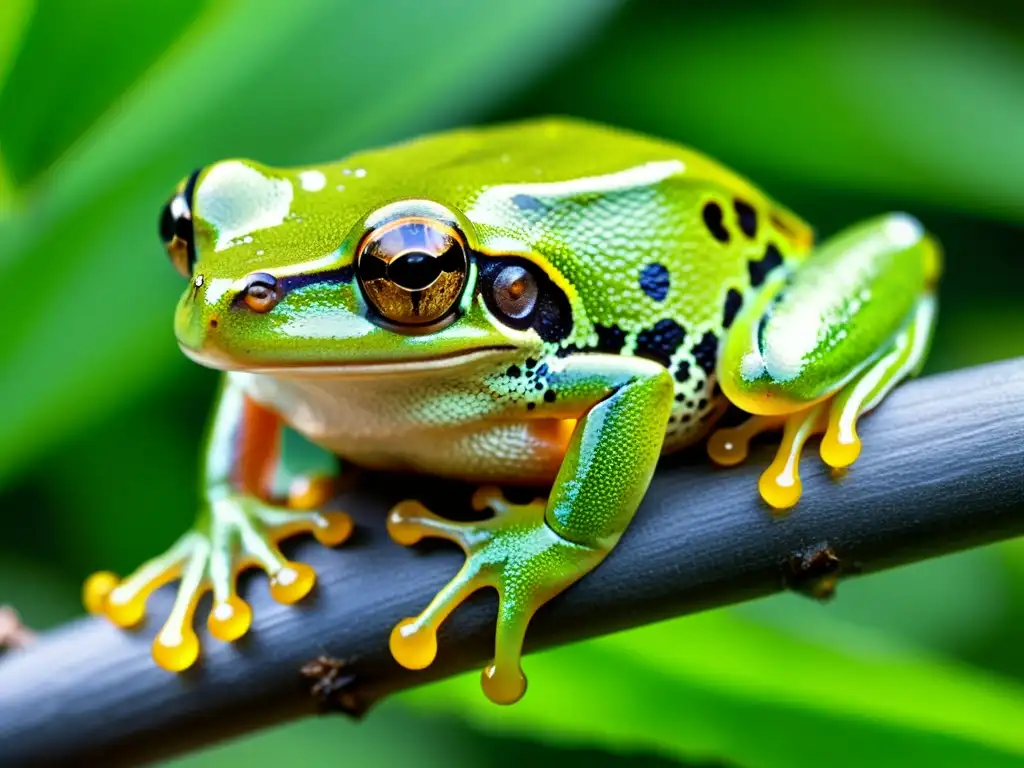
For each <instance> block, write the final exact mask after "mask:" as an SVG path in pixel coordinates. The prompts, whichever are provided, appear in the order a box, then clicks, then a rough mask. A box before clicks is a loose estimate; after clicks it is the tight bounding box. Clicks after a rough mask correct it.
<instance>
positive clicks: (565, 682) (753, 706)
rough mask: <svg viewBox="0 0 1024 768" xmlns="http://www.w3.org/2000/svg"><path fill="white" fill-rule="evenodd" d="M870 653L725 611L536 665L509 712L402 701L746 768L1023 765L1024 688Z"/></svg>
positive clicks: (446, 695) (491, 724)
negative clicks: (824, 642) (525, 690)
mask: <svg viewBox="0 0 1024 768" xmlns="http://www.w3.org/2000/svg"><path fill="white" fill-rule="evenodd" d="M851 631H856V630H853V629H851ZM864 647H865V648H870V649H871V650H864V651H861V652H855V651H853V650H851V648H850V647H849V646H848V647H844V648H832V647H829V646H826V645H822V644H817V643H814V642H810V641H807V640H803V639H799V638H796V637H793V636H792V635H790V634H787V633H784V632H781V631H779V630H776V629H771V628H767V627H763V626H760V625H758V624H757V623H755V622H752V621H749V620H745V619H743V618H741V617H739V616H736V615H733V614H730V613H729V612H727V611H717V612H712V613H705V614H700V615H697V616H692V617H689V618H686V619H683V620H675V621H671V622H665V623H662V624H657V625H654V626H649V627H645V628H643V629H639V630H633V631H631V632H623V633H619V634H616V635H611V636H608V637H604V638H601V639H599V640H594V641H590V642H588V643H584V644H580V645H575V646H572V647H566V648H560V649H556V650H553V651H548V652H545V653H543V654H540V655H536V656H533V657H530V658H529V659H527V661H526V665H525V667H526V671H527V674H528V675H529V676H530V678H531V680H530V687H531V688H530V691H529V693H528V694H527V696H526V698H525V699H523V701H521V702H520V703H519V704H517V705H516V706H514V707H510V708H507V709H504V708H498V707H493V706H488V705H487V702H486V700H485V699H484V698H483V695H482V694H481V692H480V689H479V676H478V675H468V676H464V677H460V678H457V679H455V680H449V681H446V682H443V683H439V684H436V685H431V686H427V687H425V688H422V689H418V690H414V691H412V692H409V693H406V694H403V699H404V700H405V701H407V702H410V703H417V704H419V705H421V706H424V707H428V708H429V709H430V710H431V711H434V712H439V711H445V710H448V711H453V712H457V713H459V714H461V715H462V716H463V717H465V718H466V719H467V720H469V721H470V722H474V723H477V724H479V725H480V726H482V727H487V728H490V729H493V730H500V731H513V732H521V733H530V734H533V735H534V736H536V737H538V738H542V739H546V740H550V741H553V742H566V741H568V742H586V743H594V744H597V745H601V746H604V747H605V748H608V749H613V750H614V749H626V748H632V749H635V748H637V747H639V746H643V747H645V748H647V749H651V750H656V751H658V752H661V753H663V754H667V755H672V756H676V757H679V758H683V759H691V760H692V759H723V760H726V761H730V762H734V763H735V764H737V765H741V766H744V768H799V767H800V766H810V767H814V768H817V766H820V765H822V764H823V763H825V764H828V765H829V766H831V767H832V768H845V767H846V766H849V768H862V767H863V766H866V765H872V766H886V765H892V766H905V765H927V766H930V768H937V767H940V766H956V767H957V768H960V767H961V766H964V765H970V766H972V767H973V766H1019V765H1020V764H1021V760H1022V758H1024V730H1021V728H1020V723H1021V718H1022V717H1024V689H1022V688H1020V687H1018V686H1015V685H1012V684H1010V683H1008V682H1005V681H1000V680H999V679H997V678H993V677H989V676H984V675H981V674H978V673H975V672H970V671H968V670H967V669H966V668H961V667H957V666H954V665H951V664H949V663H946V662H942V661H940V660H936V659H929V658H926V657H922V656H920V655H914V656H910V655H905V654H897V653H893V652H886V651H885V650H883V649H882V646H881V644H878V643H865V644H864Z"/></svg>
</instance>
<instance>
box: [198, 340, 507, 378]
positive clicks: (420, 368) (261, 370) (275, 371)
mask: <svg viewBox="0 0 1024 768" xmlns="http://www.w3.org/2000/svg"><path fill="white" fill-rule="evenodd" d="M179 346H181V351H182V352H184V353H185V355H186V356H187V357H189V358H191V359H192V360H193V361H194V362H197V363H199V364H200V365H202V366H205V367H207V368H216V369H217V370H221V371H239V372H242V373H258V374H270V375H274V376H286V377H296V378H299V377H307V376H313V377H316V376H324V377H337V378H340V377H346V378H348V377H359V376H366V377H374V376H402V375H405V376H409V375H417V374H422V373H428V372H431V371H444V370H448V369H451V368H456V367H461V366H465V365H470V364H472V363H476V362H483V361H486V360H488V359H490V358H493V357H498V356H499V355H501V354H505V353H508V352H512V351H514V350H515V349H516V347H514V346H511V345H502V346H493V347H479V348H477V349H473V350H470V351H468V352H453V353H452V354H449V355H438V356H437V357H426V358H421V359H416V358H413V359H409V360H402V361H398V362H394V361H383V360H382V361H378V362H357V363H294V364H290V365H289V364H284V365H259V364H254V365H246V364H245V363H239V362H237V361H235V360H231V359H229V358H227V357H226V356H221V355H218V354H216V353H212V354H211V353H209V352H205V353H204V352H200V351H198V350H195V349H189V348H188V347H186V346H183V345H179Z"/></svg>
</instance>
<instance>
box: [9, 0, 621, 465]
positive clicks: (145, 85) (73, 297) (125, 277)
mask: <svg viewBox="0 0 1024 768" xmlns="http://www.w3.org/2000/svg"><path fill="white" fill-rule="evenodd" d="M611 7H612V3H611V2H610V0H566V1H565V2H561V3H557V4H551V3H548V2H547V1H546V0H522V1H521V2H518V3H511V4H510V3H502V4H498V5H491V4H485V3H478V2H475V0H445V2H440V3H430V4H425V3H424V4H421V3H414V4H409V3H406V2H399V1H398V0H379V2H375V3H372V4H362V3H360V4H358V5H356V4H353V3H342V2H337V3H327V2H315V1H314V0H293V2H289V3H273V4H269V3H268V4H262V5H260V12H259V13H253V12H252V8H253V6H252V5H251V4H249V3H244V2H240V1H236V2H225V3H220V4H217V5H216V6H210V7H209V8H208V9H206V10H205V11H204V12H203V13H202V15H201V16H200V17H199V19H198V20H197V21H196V22H195V23H194V24H193V25H192V27H191V28H190V30H189V32H188V34H187V36H186V37H185V38H183V39H181V40H179V41H177V42H176V43H175V44H174V45H172V46H171V47H170V48H169V49H168V50H167V52H166V53H165V54H164V55H163V56H162V57H161V58H160V59H159V61H157V62H156V63H155V64H154V65H153V66H152V67H150V68H149V69H148V70H147V73H146V77H145V79H144V80H143V81H141V82H138V83H136V84H135V86H134V87H133V88H131V89H130V90H129V91H128V92H127V93H126V94H125V95H124V96H123V98H121V99H120V100H119V101H118V103H117V108H116V109H115V110H109V111H108V112H107V113H106V114H104V116H103V117H102V118H101V119H99V120H98V121H95V122H94V123H93V126H92V129H91V131H90V132H89V134H88V135H86V136H83V137H82V138H81V139H80V140H79V141H78V142H77V143H75V144H74V146H73V147H72V149H71V150H70V151H68V152H66V153H64V154H63V155H62V156H61V158H60V160H59V161H58V162H57V163H56V164H55V165H53V166H51V167H50V169H49V170H48V171H47V172H46V173H45V174H44V175H43V176H41V177H39V178H38V179H37V181H36V183H35V185H34V187H33V206H32V208H31V209H30V210H27V211H25V213H24V215H23V216H19V217H16V219H15V220H14V221H13V222H11V224H10V226H8V227H5V228H4V230H0V235H3V237H4V238H5V240H7V241H8V242H9V243H11V246H10V247H5V248H4V249H3V251H0V259H2V260H4V261H6V268H3V265H2V264H0V272H2V275H3V279H4V280H5V282H7V284H9V285H19V286H20V288H19V291H17V292H16V293H15V294H13V295H12V296H11V302H9V303H8V306H7V312H6V314H5V318H6V319H5V344H4V345H3V350H2V351H0V368H2V369H3V370H4V371H5V376H4V377H3V379H2V380H0V400H2V401H3V402H6V403H16V404H18V406H17V408H15V409H11V410H9V411H8V412H7V414H6V415H5V419H6V423H5V425H4V429H3V430H2V432H0V482H2V480H3V477H4V476H9V475H10V474H11V473H12V472H14V471H15V469H16V467H18V466H23V465H24V464H25V462H26V461H28V460H29V459H30V458H31V457H32V456H34V455H37V453H38V452H39V451H40V450H41V449H42V448H43V447H44V446H46V445H48V444H51V443H52V442H53V440H54V439H56V438H57V436H58V435H61V434H63V433H67V432H70V431H72V430H74V429H76V428H80V427H81V426H82V425H83V424H86V423H88V422H89V421H91V420H93V419H95V418H96V417H97V416H98V414H100V413H101V412H103V411H104V410H107V409H109V408H110V407H112V406H113V404H115V403H117V402H120V401H122V400H123V398H125V397H128V396H132V395H134V394H135V393H137V392H138V391H139V390H140V389H141V388H142V387H144V386H146V385H147V384H150V383H153V382H156V381H158V380H160V379H162V378H165V377H168V376H171V375H173V374H174V371H175V367H176V366H180V365H183V364H184V363H183V362H182V361H181V360H180V356H179V354H178V353H177V350H176V349H175V344H174V340H173V338H172V334H171V316H172V310H173V307H174V302H175V294H176V293H177V292H178V291H179V290H180V284H179V283H178V281H177V280H175V279H174V277H173V273H172V271H171V270H170V268H169V267H168V266H167V264H166V263H165V261H166V260H165V258H164V257H163V256H162V254H161V253H160V248H159V245H158V244H157V242H156V236H155V234H154V233H155V228H156V224H155V221H156V215H157V212H158V211H159V206H160V205H161V203H162V201H163V199H164V197H165V196H166V194H167V193H168V191H169V190H170V189H171V188H172V186H173V184H174V183H175V182H176V181H177V179H178V178H179V177H181V176H183V175H184V174H186V173H188V171H190V170H191V169H192V168H194V167H196V166H198V165H202V164H204V163H208V162H210V161H212V160H214V159H217V158H218V157H222V156H238V155H248V156H255V157H259V158H261V159H262V160H263V161H265V162H268V163H273V164H285V163H294V162H298V161H304V162H314V161H319V160H323V159H325V158H329V157H332V156H337V155H341V154H343V153H345V152H347V151H350V150H352V149H354V148H356V147H359V146H362V145H367V144H378V143H380V142H383V141H385V140H390V139H394V138H397V137H399V136H403V135H408V134H411V133H416V132H419V131H422V130H424V129H427V128H432V127H439V126H442V125H449V124H452V123H457V122H464V121H465V120H466V119H467V118H470V117H471V116H473V115H475V114H479V113H480V111H481V110H482V109H484V108H485V107H486V106H487V105H488V104H489V103H491V102H493V100H494V99H496V98H498V97H499V96H500V95H502V94H503V93H505V92H507V91H508V90H509V89H511V88H513V87H514V86H515V85H516V84H518V83H521V82H522V81H523V80H524V79H526V78H527V77H529V76H530V75H531V74H532V73H533V72H535V71H537V69H538V68H539V67H541V66H542V65H543V64H545V63H546V62H549V61H550V60H551V59H552V58H553V57H554V56H555V55H556V54H559V53H561V52H563V51H564V50H566V49H567V47H568V46H569V45H570V44H571V43H572V42H573V41H574V40H576V39H578V38H579V37H580V36H581V35H582V34H583V33H584V32H586V31H587V30H588V29H590V28H592V27H593V26H594V25H596V24H597V23H598V22H599V21H601V20H602V19H603V18H604V17H605V16H606V15H607V12H608V11H609V10H610V8H611ZM94 12H95V11H94ZM108 21H110V22H111V25H110V27H109V29H108V33H109V35H110V39H111V40H113V39H116V38H117V36H118V35H119V34H120V29H119V28H118V27H117V26H116V22H117V19H116V18H108ZM66 33H67V34H69V35H74V34H75V30H74V29H68V30H66ZM424 46H427V47H429V48H431V49H436V50H439V51H442V52H443V53H442V54H440V55H434V56H430V57H426V58H425V57H424V56H423V55H422V53H423V50H424ZM25 55H28V53H26V54H25ZM68 63H69V64H71V65H74V62H68ZM65 75H66V76H67V77H72V78H73V77H75V76H76V75H77V72H66V73H65ZM78 79H79V80H80V79H81V78H78ZM41 264H46V269H40V265H41ZM178 370H180V368H179V369H178ZM8 372H10V373H9V375H8Z"/></svg>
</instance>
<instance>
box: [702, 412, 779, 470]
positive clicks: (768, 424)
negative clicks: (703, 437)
mask: <svg viewBox="0 0 1024 768" xmlns="http://www.w3.org/2000/svg"><path fill="white" fill-rule="evenodd" d="M785 422H786V419H785V417H784V416H751V417H750V418H749V419H747V420H746V421H744V422H743V423H742V424H739V425H737V426H735V427H722V428H721V429H716V430H715V431H714V432H713V433H712V434H711V436H710V437H709V438H708V456H710V457H711V460H712V461H714V462H715V463H716V464H720V465H721V466H723V467H731V466H734V465H736V464H740V463H742V462H743V461H745V460H746V458H747V454H748V453H749V452H750V441H751V440H753V439H754V438H755V437H757V436H758V435H760V434H762V433H763V432H768V431H771V430H773V429H778V428H779V427H781V426H782V425H783V424H785Z"/></svg>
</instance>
